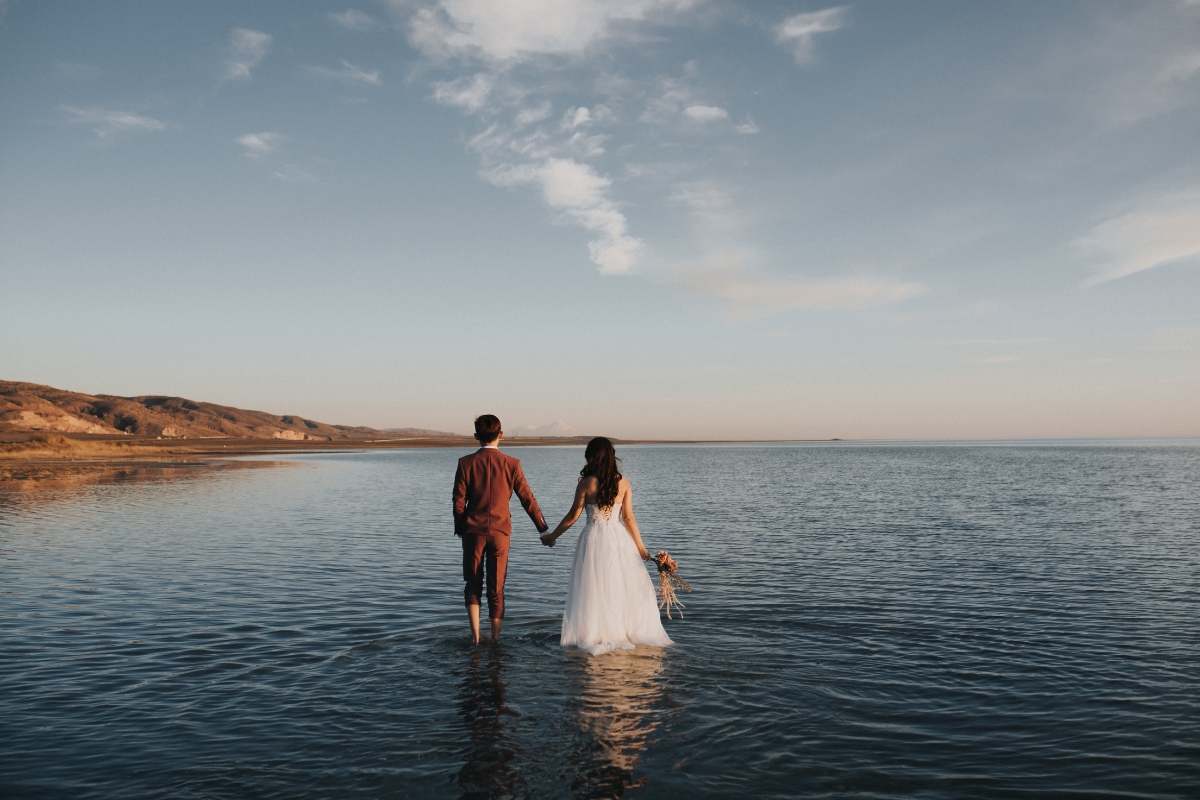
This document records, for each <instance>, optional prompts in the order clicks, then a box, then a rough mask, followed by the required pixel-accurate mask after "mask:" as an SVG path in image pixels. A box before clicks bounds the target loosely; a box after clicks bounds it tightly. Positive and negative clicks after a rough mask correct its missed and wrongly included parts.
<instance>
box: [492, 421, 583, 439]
mask: <svg viewBox="0 0 1200 800" xmlns="http://www.w3.org/2000/svg"><path fill="white" fill-rule="evenodd" d="M504 435H505V436H508V437H521V436H538V437H576V436H579V435H580V433H579V431H577V430H575V429H574V428H572V427H571V426H570V425H568V424H567V423H565V422H551V423H550V424H549V425H525V426H522V427H519V428H512V429H508V428H506V429H505V430H504Z"/></svg>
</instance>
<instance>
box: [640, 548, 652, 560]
mask: <svg viewBox="0 0 1200 800" xmlns="http://www.w3.org/2000/svg"><path fill="white" fill-rule="evenodd" d="M638 555H639V556H641V557H642V561H649V560H650V551H649V550H647V549H646V548H644V547H643V548H640V549H639V550H638Z"/></svg>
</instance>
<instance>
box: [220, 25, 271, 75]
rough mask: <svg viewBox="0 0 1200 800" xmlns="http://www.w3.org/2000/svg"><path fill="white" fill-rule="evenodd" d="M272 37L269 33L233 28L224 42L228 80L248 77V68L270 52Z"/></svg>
mask: <svg viewBox="0 0 1200 800" xmlns="http://www.w3.org/2000/svg"><path fill="white" fill-rule="evenodd" d="M272 41H274V37H272V36H271V34H269V33H262V32H260V31H252V30H250V29H248V28H234V29H233V30H232V31H230V32H229V41H228V42H227V43H226V46H225V49H226V57H225V77H226V78H228V79H230V80H236V79H242V78H245V79H249V78H250V70H252V69H254V68H255V67H256V66H258V63H259V62H260V61H262V60H263V59H264V58H266V57H267V53H270V52H271V42H272Z"/></svg>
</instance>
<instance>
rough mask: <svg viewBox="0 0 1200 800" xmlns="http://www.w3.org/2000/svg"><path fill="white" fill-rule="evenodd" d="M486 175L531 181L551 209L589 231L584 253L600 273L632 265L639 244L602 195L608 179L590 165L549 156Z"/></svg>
mask: <svg viewBox="0 0 1200 800" xmlns="http://www.w3.org/2000/svg"><path fill="white" fill-rule="evenodd" d="M486 177H487V178H488V180H490V181H491V182H492V183H494V184H496V185H497V186H513V185H517V184H522V183H533V184H537V185H539V186H541V189H542V197H543V199H544V200H545V201H546V204H547V205H548V206H550V207H551V208H555V209H562V210H563V211H564V213H566V214H567V215H568V216H569V217H571V218H572V219H573V220H575V221H576V222H578V223H579V224H580V225H582V226H583V227H584V228H586V229H587V230H589V231H592V232H593V233H598V234H600V235H599V237H598V238H596V239H595V240H593V241H591V242H588V253H589V254H590V256H591V259H592V261H593V262H594V263H595V264H597V265H598V266H599V267H600V274H602V275H623V274H626V273H628V272H629V271H630V270H631V269H632V268H633V266H634V262H635V259H636V256H637V252H638V251H639V250H640V249H641V248H642V243H641V242H640V241H639V240H638V239H635V238H634V237H632V236H630V235H629V231H628V222H627V221H626V219H625V215H624V214H622V213H621V212H620V210H618V208H617V207H616V204H614V203H613V202H612V201H611V200H610V199H608V197H607V196H606V191H607V189H608V187H609V186H610V185H611V184H612V181H611V180H609V179H608V178H606V177H604V176H602V175H599V174H597V173H596V171H595V170H594V169H592V167H591V166H589V165H587V164H581V163H579V162H578V161H574V160H572V159H568V158H550V159H547V160H546V161H545V163H543V164H541V165H536V166H535V165H522V166H508V167H501V168H498V169H493V170H491V171H489V172H488V173H486Z"/></svg>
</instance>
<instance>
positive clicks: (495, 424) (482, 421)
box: [475, 414, 500, 444]
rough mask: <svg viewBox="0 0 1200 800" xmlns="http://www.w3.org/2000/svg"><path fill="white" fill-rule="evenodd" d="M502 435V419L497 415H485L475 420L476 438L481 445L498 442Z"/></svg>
mask: <svg viewBox="0 0 1200 800" xmlns="http://www.w3.org/2000/svg"><path fill="white" fill-rule="evenodd" d="M499 435H500V418H499V417H497V416H496V415H495V414H484V415H482V416H478V417H476V418H475V438H476V439H478V440H479V443H480V444H487V443H488V442H492V441H495V440H496V437H497V436H499Z"/></svg>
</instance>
